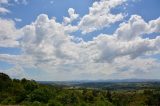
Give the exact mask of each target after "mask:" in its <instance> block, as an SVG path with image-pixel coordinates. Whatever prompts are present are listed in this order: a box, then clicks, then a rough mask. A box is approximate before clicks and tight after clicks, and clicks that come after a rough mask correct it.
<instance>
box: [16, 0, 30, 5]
mask: <svg viewBox="0 0 160 106" xmlns="http://www.w3.org/2000/svg"><path fill="white" fill-rule="evenodd" d="M14 2H15V3H17V4H24V5H27V4H28V1H27V0H14Z"/></svg>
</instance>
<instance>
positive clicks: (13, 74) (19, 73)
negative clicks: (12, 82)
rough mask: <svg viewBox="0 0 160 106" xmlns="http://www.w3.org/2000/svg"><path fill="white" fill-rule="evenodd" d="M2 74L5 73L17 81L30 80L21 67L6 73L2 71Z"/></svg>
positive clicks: (17, 66)
mask: <svg viewBox="0 0 160 106" xmlns="http://www.w3.org/2000/svg"><path fill="white" fill-rule="evenodd" d="M0 72H5V73H6V74H8V75H9V76H10V77H11V78H16V79H22V78H29V77H28V76H27V74H26V73H25V71H24V69H23V68H22V67H21V66H19V65H16V66H14V67H13V68H10V69H7V70H5V71H2V70H0Z"/></svg>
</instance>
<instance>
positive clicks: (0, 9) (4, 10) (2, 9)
mask: <svg viewBox="0 0 160 106" xmlns="http://www.w3.org/2000/svg"><path fill="white" fill-rule="evenodd" d="M6 13H10V11H9V10H7V9H6V8H3V7H0V14H6Z"/></svg>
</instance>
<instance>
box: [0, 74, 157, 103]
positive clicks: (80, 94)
mask: <svg viewBox="0 0 160 106" xmlns="http://www.w3.org/2000/svg"><path fill="white" fill-rule="evenodd" d="M92 84H93V83H90V84H89V83H86V84H85V86H83V87H82V88H72V89H70V88H71V87H72V86H59V85H50V84H40V83H37V82H36V81H34V80H27V79H21V80H18V79H11V78H10V77H9V76H8V75H6V74H4V73H0V104H1V105H25V106H159V105H160V88H159V87H156V86H155V87H154V86H152V88H150V87H148V88H147V87H146V88H141V89H132V90H125V89H124V90H123V89H121V90H112V89H109V90H107V88H106V89H101V88H98V89H94V87H93V88H92V89H89V88H88V87H87V86H86V85H88V86H90V85H92ZM95 85H96V86H99V85H98V82H97V83H95ZM122 85H123V83H122ZM122 85H119V86H122ZM114 87H116V85H114ZM122 88H123V87H122Z"/></svg>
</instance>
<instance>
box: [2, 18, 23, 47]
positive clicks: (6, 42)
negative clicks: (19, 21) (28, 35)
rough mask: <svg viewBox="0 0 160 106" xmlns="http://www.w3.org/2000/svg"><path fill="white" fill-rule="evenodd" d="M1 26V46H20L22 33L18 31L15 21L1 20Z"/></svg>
mask: <svg viewBox="0 0 160 106" xmlns="http://www.w3.org/2000/svg"><path fill="white" fill-rule="evenodd" d="M0 25H1V28H0V46H1V47H2V46H3V47H7V46H9V47H15V46H18V45H19V42H18V41H17V40H18V39H19V38H20V36H21V31H20V30H18V29H16V27H15V23H14V21H12V20H7V19H2V18H0Z"/></svg>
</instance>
